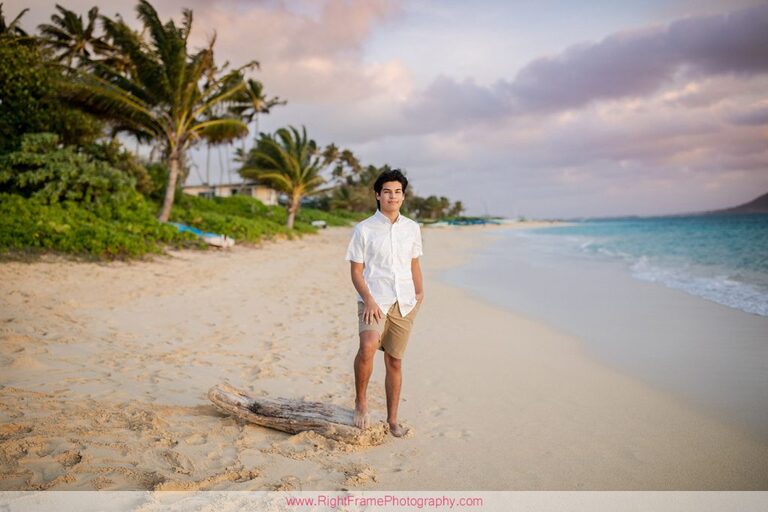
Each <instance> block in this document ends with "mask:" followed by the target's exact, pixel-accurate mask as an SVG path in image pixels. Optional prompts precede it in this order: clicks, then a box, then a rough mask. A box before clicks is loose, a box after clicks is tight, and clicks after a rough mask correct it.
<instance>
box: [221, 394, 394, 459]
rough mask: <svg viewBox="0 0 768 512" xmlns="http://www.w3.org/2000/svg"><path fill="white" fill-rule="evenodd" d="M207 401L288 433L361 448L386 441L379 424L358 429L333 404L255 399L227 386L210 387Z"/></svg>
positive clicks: (347, 411)
mask: <svg viewBox="0 0 768 512" xmlns="http://www.w3.org/2000/svg"><path fill="white" fill-rule="evenodd" d="M208 398H209V399H210V400H211V402H213V405H215V406H216V407H217V408H218V409H219V410H221V411H223V412H225V413H227V414H231V415H233V416H236V417H238V418H240V419H243V420H245V421H248V422H250V423H255V424H257V425H261V426H263V427H268V428H273V429H276V430H281V431H283V432H288V433H289V434H298V433H300V432H304V431H307V430H312V431H314V432H315V433H316V434H319V435H321V436H323V437H327V438H329V439H333V440H335V441H340V442H343V443H347V444H354V445H363V446H373V445H377V444H381V443H383V442H384V441H385V440H386V438H387V432H386V427H385V426H384V424H383V423H382V424H379V425H373V426H371V427H370V428H367V429H365V430H361V429H359V428H357V427H355V426H354V423H353V415H354V411H352V410H351V409H345V408H343V407H339V406H337V405H333V404H326V403H322V402H305V401H303V400H294V399H288V398H257V397H253V396H250V395H248V394H247V393H245V392H244V391H242V390H239V389H237V388H235V387H232V386H230V385H228V384H217V385H215V386H213V387H212V388H211V389H210V390H209V391H208Z"/></svg>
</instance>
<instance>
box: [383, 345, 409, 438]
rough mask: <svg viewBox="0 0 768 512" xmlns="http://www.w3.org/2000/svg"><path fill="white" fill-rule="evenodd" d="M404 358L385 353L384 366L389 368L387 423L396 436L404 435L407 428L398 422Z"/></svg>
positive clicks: (385, 383) (387, 378)
mask: <svg viewBox="0 0 768 512" xmlns="http://www.w3.org/2000/svg"><path fill="white" fill-rule="evenodd" d="M401 365H402V359H397V358H396V357H392V356H391V355H389V354H387V353H386V352H385V353H384V366H385V367H386V369H387V374H386V377H384V389H385V391H386V392H387V423H389V431H390V432H391V433H392V435H393V436H395V437H402V436H404V435H405V434H406V432H407V430H406V429H405V428H404V427H403V426H402V425H400V424H399V423H398V422H397V406H398V405H399V404H400V388H401V387H402V384H403V372H402V368H401Z"/></svg>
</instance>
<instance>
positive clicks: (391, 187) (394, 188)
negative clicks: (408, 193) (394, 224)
mask: <svg viewBox="0 0 768 512" xmlns="http://www.w3.org/2000/svg"><path fill="white" fill-rule="evenodd" d="M404 198H405V194H403V186H402V185H401V184H400V182H399V181H387V182H386V183H384V185H382V186H381V193H380V194H376V199H378V200H379V204H380V205H381V208H380V209H381V213H392V212H397V211H400V206H402V204H403V199H404Z"/></svg>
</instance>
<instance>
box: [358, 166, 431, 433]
mask: <svg viewBox="0 0 768 512" xmlns="http://www.w3.org/2000/svg"><path fill="white" fill-rule="evenodd" d="M406 188H408V180H407V179H406V177H405V176H404V175H403V173H401V172H400V171H399V170H397V169H395V170H391V171H386V172H383V173H382V174H381V175H380V176H379V177H378V178H377V179H376V183H374V185H373V190H374V191H375V192H376V205H377V207H378V208H377V210H376V213H375V214H374V215H373V216H371V217H368V218H367V219H365V220H364V221H362V222H361V223H359V224H358V225H357V226H355V230H354V232H353V233H352V240H351V241H350V242H349V247H348V248H347V256H346V259H347V261H349V262H350V266H351V273H352V284H353V285H354V286H355V290H357V293H358V299H357V300H358V304H357V316H358V326H359V332H360V348H359V349H358V351H357V357H355V425H356V426H357V427H359V428H362V429H364V428H367V427H368V426H369V425H370V419H369V415H368V402H367V400H366V391H367V389H368V380H369V379H370V378H371V373H373V356H374V355H375V354H376V350H377V349H379V350H383V351H384V365H385V367H386V376H385V380H384V388H385V391H386V393H387V423H388V424H389V430H390V432H391V433H392V435H394V436H395V437H401V436H403V435H404V434H405V433H406V429H405V428H404V427H403V426H402V425H400V424H399V423H398V422H397V406H398V403H399V402H400V387H401V384H402V369H401V362H402V359H403V354H404V353H405V347H406V345H407V344H408V337H409V335H410V333H411V328H412V327H413V319H414V317H415V316H416V313H418V310H419V307H420V306H421V303H422V300H423V298H424V287H423V283H422V277H421V267H420V266H419V256H421V254H422V252H421V229H420V228H419V224H418V223H416V222H414V221H412V220H411V219H409V218H407V217H405V216H403V215H400V207H401V206H402V204H403V199H404V197H405V190H406Z"/></svg>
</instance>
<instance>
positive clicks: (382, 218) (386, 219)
mask: <svg viewBox="0 0 768 512" xmlns="http://www.w3.org/2000/svg"><path fill="white" fill-rule="evenodd" d="M373 216H374V217H376V218H378V219H379V221H381V222H386V223H387V224H397V223H399V222H400V221H401V220H402V219H403V214H402V213H400V214H398V216H397V220H396V221H395V222H391V221H390V220H389V217H387V216H386V215H384V214H383V213H381V210H379V209H378V208H376V213H374V214H373Z"/></svg>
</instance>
